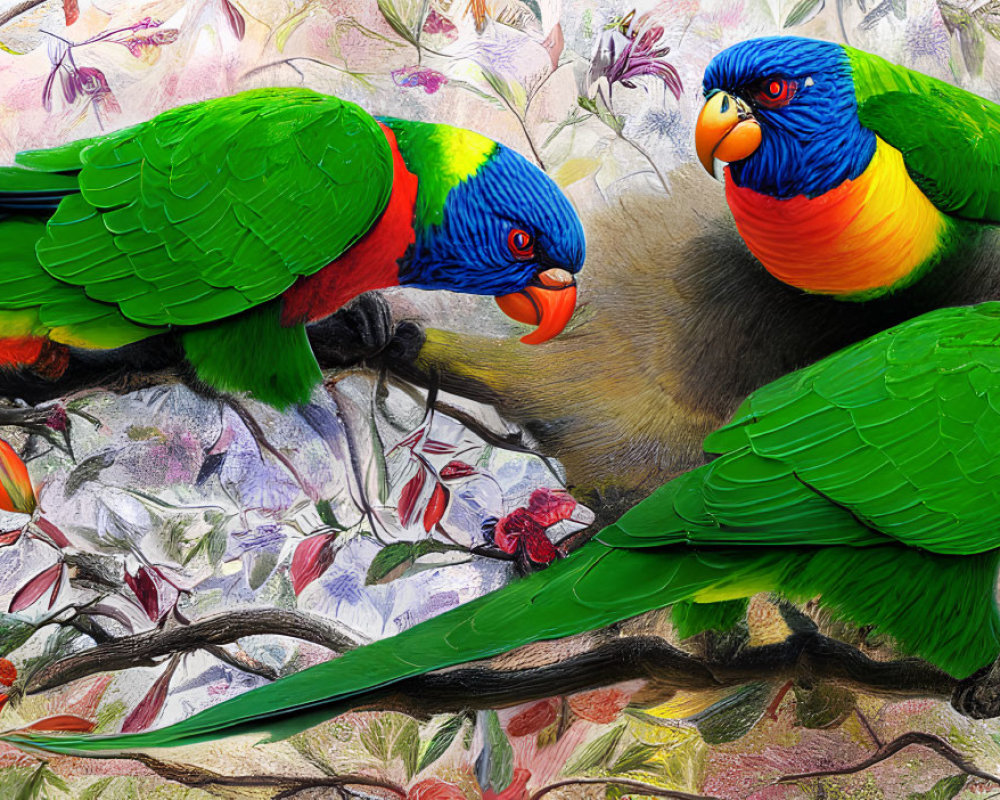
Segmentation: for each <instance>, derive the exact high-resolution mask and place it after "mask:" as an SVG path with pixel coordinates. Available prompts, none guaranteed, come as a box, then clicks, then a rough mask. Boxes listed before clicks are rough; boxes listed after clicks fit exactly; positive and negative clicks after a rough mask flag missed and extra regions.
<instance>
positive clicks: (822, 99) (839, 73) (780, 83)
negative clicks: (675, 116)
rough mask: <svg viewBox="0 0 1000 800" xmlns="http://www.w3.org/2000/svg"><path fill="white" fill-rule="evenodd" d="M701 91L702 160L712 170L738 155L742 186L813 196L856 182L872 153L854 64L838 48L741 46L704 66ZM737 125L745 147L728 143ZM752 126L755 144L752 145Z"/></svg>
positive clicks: (733, 169) (733, 168)
mask: <svg viewBox="0 0 1000 800" xmlns="http://www.w3.org/2000/svg"><path fill="white" fill-rule="evenodd" d="M704 91H705V97H706V101H707V102H706V107H705V109H704V110H703V111H702V115H701V116H700V117H699V120H698V130H697V132H696V142H697V145H698V152H699V156H700V157H701V158H702V161H703V163H705V162H706V161H707V162H708V163H706V167H707V168H709V169H711V168H710V164H711V162H712V158H713V157H718V158H720V159H721V160H730V159H727V158H724V157H723V156H724V155H729V156H730V157H732V156H743V157H741V158H732V159H731V160H730V170H729V172H730V176H731V177H732V179H733V180H734V181H735V182H736V183H737V185H739V186H745V187H748V188H750V189H753V190H755V191H758V192H761V193H764V194H767V195H771V196H773V197H793V196H795V195H800V194H803V195H807V196H809V197H815V196H817V195H820V194H823V193H825V192H827V191H829V190H830V189H833V188H834V187H836V186H838V185H839V184H840V183H841V182H843V181H844V180H849V179H853V178H856V177H857V176H858V175H860V174H861V173H862V172H863V171H864V170H865V168H866V167H867V166H868V163H869V161H870V160H871V157H872V155H873V154H874V152H875V135H874V134H873V133H872V132H871V131H869V130H867V129H866V128H863V127H862V126H861V123H860V122H859V121H858V113H857V112H858V106H857V100H856V97H855V92H854V81H853V77H852V72H851V65H850V62H849V60H848V56H847V53H846V51H845V50H844V48H843V47H842V46H841V45H839V44H835V43H832V42H821V41H817V40H815V39H803V38H799V37H794V36H773V37H766V38H762V39H751V40H749V41H746V42H741V43H739V44H737V45H734V46H732V47H730V48H727V49H726V50H724V51H722V52H721V53H720V54H719V55H717V56H716V57H715V58H714V59H713V60H712V62H711V63H710V64H709V65H708V68H707V69H706V70H705V80H704ZM724 120H727V121H725V122H724ZM729 122H733V124H732V125H731V126H730V127H728V128H727V127H726V125H728V124H729ZM740 122H745V123H746V125H745V126H744V129H743V131H742V136H743V139H745V140H746V142H744V143H743V146H739V143H738V142H737V138H739V137H734V138H733V139H730V141H729V142H728V143H726V142H725V139H727V138H728V136H727V134H728V133H729V132H731V131H733V130H734V129H735V127H736V125H737V124H739V123H740ZM753 122H756V123H757V124H758V125H759V144H755V146H753V147H751V143H750V139H751V138H752V137H751V134H752V133H753V132H752V130H751V129H750V127H749V126H750V125H751V124H752V123H753ZM747 151H749V152H747ZM744 153H746V154H745V155H744Z"/></svg>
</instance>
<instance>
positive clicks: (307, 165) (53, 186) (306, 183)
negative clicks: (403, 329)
mask: <svg viewBox="0 0 1000 800" xmlns="http://www.w3.org/2000/svg"><path fill="white" fill-rule="evenodd" d="M17 163H18V164H19V165H20V166H19V167H5V168H0V242H2V243H3V247H2V248H0V366H5V367H18V366H29V367H32V366H34V367H35V368H37V369H41V370H48V371H50V372H55V373H58V371H59V361H60V359H59V354H60V352H61V348H62V347H63V346H66V345H69V346H74V347H81V348H100V349H108V348H117V347H120V346H123V345H126V344H129V343H132V342H136V341H138V340H141V339H145V338H148V337H151V336H156V335H158V334H162V333H165V332H168V331H173V332H174V333H175V334H176V335H177V336H179V338H180V341H181V345H182V348H183V350H184V353H185V356H186V358H187V360H188V361H189V362H190V364H191V366H192V367H193V368H194V371H195V373H196V375H197V377H198V378H199V379H200V380H201V381H202V382H204V383H205V384H208V385H209V386H211V387H213V388H215V389H218V390H222V391H227V392H233V391H249V392H252V393H253V394H254V395H255V396H256V397H257V398H258V399H260V400H263V401H265V402H268V403H271V404H272V405H275V406H277V407H283V406H287V405H289V404H292V403H298V402H304V401H306V400H307V399H308V397H309V393H310V391H311V389H312V388H313V387H314V386H315V385H316V384H317V383H319V381H320V379H321V375H320V370H319V367H318V366H317V364H316V360H315V358H314V357H313V354H312V351H311V350H310V347H309V343H308V340H307V338H306V332H305V324H306V323H308V322H312V321H315V320H317V319H321V318H323V317H325V316H328V315H329V314H332V313H333V312H334V311H336V310H337V309H338V308H340V307H341V306H342V305H343V304H344V303H345V302H347V301H348V300H350V299H351V298H353V297H355V296H356V295H358V294H361V293H362V292H365V291H368V290H370V289H379V288H385V287H389V286H395V285H405V286H413V287H417V288H422V289H450V290H452V291H458V292H466V293H472V294H487V295H495V296H497V300H498V303H499V304H500V307H501V308H502V309H503V310H504V311H505V312H506V313H508V314H509V315H511V316H513V317H514V318H515V319H517V320H519V321H522V322H529V323H533V324H538V325H539V327H538V329H537V330H536V331H534V332H532V333H531V334H528V335H527V336H525V337H524V341H527V342H529V343H537V342H541V341H544V340H545V339H547V338H550V337H552V336H554V335H556V334H557V333H559V331H561V330H562V328H563V327H564V326H565V325H566V323H567V322H568V320H569V318H570V316H571V315H572V313H573V307H574V304H575V297H576V289H575V284H574V278H573V273H575V272H577V271H578V270H579V269H580V267H581V265H582V263H583V258H584V237H583V229H582V226H581V225H580V222H579V219H578V218H577V216H576V214H575V212H574V211H573V209H572V207H571V206H570V204H569V201H568V200H567V199H566V198H565V196H563V194H562V193H561V192H560V191H559V189H558V188H557V187H556V185H555V183H554V182H553V181H552V180H551V179H549V178H548V177H547V176H546V175H545V174H544V173H543V172H542V171H541V170H539V169H537V168H536V167H535V166H533V165H532V164H531V163H529V162H528V161H527V160H526V159H524V158H523V157H522V156H520V155H519V154H517V153H516V152H514V151H513V150H511V149H509V148H507V147H504V146H502V145H500V144H497V143H496V142H493V141H491V140H490V139H487V138H485V137H483V136H480V135H479V134H476V133H472V132H471V131H466V130H461V129H458V128H452V127H449V126H447V125H434V124H428V123H421V122H408V121H405V120H398V119H376V118H374V117H372V116H370V115H369V114H368V113H366V112H365V111H364V110H362V109H361V108H359V107H358V106H356V105H354V104H352V103H348V102H345V101H343V100H340V99H338V98H336V97H331V96H327V95H321V94H316V93H315V92H312V91H308V90H304V89H261V90H255V91H250V92H244V93H243V94H238V95H235V96H233V97H224V98H220V99H215V100H207V101H205V102H201V103H195V104H193V105H188V106H183V107H180V108H175V109H173V110H170V111H167V112H165V113H163V114H160V115H159V116H157V117H155V118H154V119H152V120H150V121H149V122H145V123H142V124H140V125H136V126H135V127H132V128H128V129H125V130H122V131H118V132H116V133H110V134H107V135H104V136H99V137H97V138H94V139H86V140H81V141H77V142H72V143H71V144H68V145H65V146H62V147H56V148H52V149H49V150H35V151H28V152H24V153H20V154H19V155H18V156H17Z"/></svg>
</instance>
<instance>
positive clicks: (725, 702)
mask: <svg viewBox="0 0 1000 800" xmlns="http://www.w3.org/2000/svg"><path fill="white" fill-rule="evenodd" d="M773 694H774V689H773V687H772V686H771V685H770V684H768V683H751V684H749V685H748V686H744V687H742V688H740V689H739V690H737V691H736V692H734V693H733V694H731V695H729V696H728V697H725V698H723V699H722V700H720V701H719V702H717V703H713V704H712V705H711V706H709V707H708V708H707V709H705V710H704V711H703V712H701V713H700V714H698V715H697V716H696V717H694V722H695V725H697V727H698V732H699V733H700V734H701V738H702V739H704V740H705V744H723V743H725V742H733V741H736V740H737V739H741V738H743V737H744V736H745V735H746V734H747V733H748V732H749V731H750V730H751V729H752V728H753V726H754V725H756V724H757V721H758V720H759V719H760V718H761V717H762V716H763V715H764V711H765V710H766V709H767V706H768V704H769V703H770V702H771V697H772V695H773Z"/></svg>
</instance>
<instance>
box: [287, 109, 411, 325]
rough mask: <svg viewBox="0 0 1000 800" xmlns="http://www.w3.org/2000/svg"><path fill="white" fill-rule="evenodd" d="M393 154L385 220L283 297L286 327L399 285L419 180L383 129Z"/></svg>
mask: <svg viewBox="0 0 1000 800" xmlns="http://www.w3.org/2000/svg"><path fill="white" fill-rule="evenodd" d="M382 130H383V132H384V133H385V138H386V139H387V140H388V142H389V146H390V148H392V159H393V160H392V167H393V181H392V193H391V194H390V195H389V202H388V204H387V205H386V207H385V211H383V212H382V216H381V217H379V219H378V221H377V222H376V223H375V225H374V226H372V228H371V230H370V231H368V233H366V234H365V235H364V237H362V238H361V240H360V241H359V242H358V243H357V244H355V245H354V246H353V247H352V248H351V249H350V250H348V251H347V252H346V253H344V254H343V255H342V256H340V258H338V259H336V260H334V261H331V262H330V263H329V264H327V265H326V266H325V267H323V269H321V270H320V271H319V272H316V273H314V274H312V275H309V276H307V277H303V278H299V280H298V281H296V282H295V283H294V284H293V285H292V287H291V288H290V289H288V291H286V292H285V294H284V305H283V310H282V321H283V322H284V323H285V324H286V325H292V324H296V323H299V322H315V321H316V320H319V319H323V318H324V317H328V316H329V315H330V314H332V313H333V312H334V311H336V310H337V309H339V308H340V307H341V306H343V305H344V304H345V303H346V302H348V301H349V300H351V299H353V298H355V297H357V296H358V295H359V294H363V293H364V292H367V291H371V290H372V289H385V288H386V287H389V286H397V285H398V284H399V264H398V261H399V259H400V258H402V257H403V256H404V255H405V253H406V250H407V248H408V247H409V246H410V245H411V244H413V242H414V241H415V237H414V233H413V205H414V203H415V202H416V198H417V177H416V176H415V175H414V174H413V173H412V172H410V171H409V170H408V169H407V168H406V164H405V163H403V157H402V156H401V155H400V154H399V149H398V148H397V147H396V136H395V135H394V134H393V132H392V131H391V130H389V128H387V127H385V126H384V125H383V126H382Z"/></svg>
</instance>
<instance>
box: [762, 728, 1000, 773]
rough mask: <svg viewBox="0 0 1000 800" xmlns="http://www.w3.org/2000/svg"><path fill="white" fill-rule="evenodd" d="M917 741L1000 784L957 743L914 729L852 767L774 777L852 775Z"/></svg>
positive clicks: (966, 769)
mask: <svg viewBox="0 0 1000 800" xmlns="http://www.w3.org/2000/svg"><path fill="white" fill-rule="evenodd" d="M913 745H917V746H919V747H926V748H928V749H930V750H933V751H934V752H935V753H937V754H938V755H939V756H941V757H942V758H944V759H946V760H947V761H950V762H951V763H952V764H954V765H955V766H956V767H958V768H959V769H960V770H962V771H963V772H965V773H967V774H968V775H971V776H973V777H974V778H981V779H983V780H986V781H990V782H992V783H995V784H997V785H998V786H1000V777H997V776H996V775H991V774H990V773H988V772H983V771H982V770H981V769H979V768H978V767H976V766H975V765H974V764H972V763H970V762H969V761H967V760H966V758H965V756H963V755H962V754H961V753H959V752H958V751H957V750H956V749H955V748H954V747H952V746H951V745H950V744H948V743H947V742H946V741H945V740H944V739H941V738H939V737H937V736H935V735H933V734H931V733H922V732H920V731H911V732H909V733H904V734H903V735H902V736H899V737H898V738H896V739H893V740H892V741H891V742H889V743H888V744H884V745H882V746H881V747H880V748H878V750H876V751H875V752H874V753H873V754H872V755H870V756H869V757H868V758H866V759H865V760H864V761H859V762H858V763H857V764H853V765H851V766H849V767H839V768H837V769H824V770H817V771H816V772H800V773H798V774H795V775H783V776H782V777H780V778H778V779H777V780H776V781H774V784H780V783H793V782H795V781H804V780H807V779H809V778H824V777H827V776H829V775H853V774H854V773H856V772H863V771H864V770H866V769H868V768H869V767H873V766H875V765H876V764H878V763H880V762H882V761H885V760H886V759H887V758H891V757H892V756H894V755H895V754H896V753H898V752H899V751H900V750H903V749H905V748H907V747H912V746H913Z"/></svg>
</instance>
